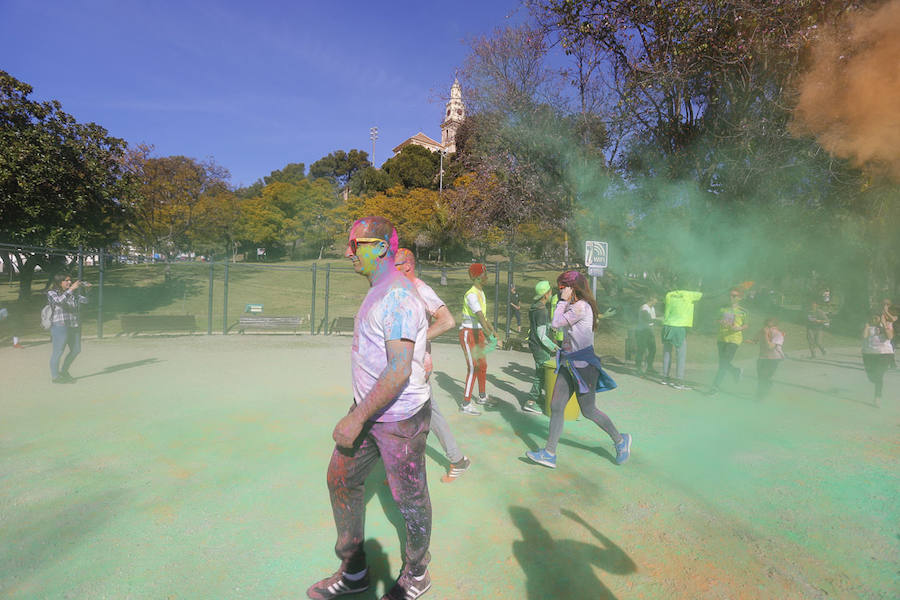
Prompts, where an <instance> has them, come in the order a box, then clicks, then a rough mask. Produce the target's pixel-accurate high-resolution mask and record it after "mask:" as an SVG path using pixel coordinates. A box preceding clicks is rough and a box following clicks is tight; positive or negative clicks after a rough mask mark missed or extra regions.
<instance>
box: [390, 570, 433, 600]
mask: <svg viewBox="0 0 900 600" xmlns="http://www.w3.org/2000/svg"><path fill="white" fill-rule="evenodd" d="M429 589H431V575H429V574H428V571H427V570H426V571H425V572H424V573H422V574H421V575H420V576H419V577H413V576H412V575H410V574H409V573H404V574H403V575H401V576H400V579H398V580H397V583H395V584H394V587H392V588H391V589H390V590H389V591H388V593H387V594H385V595H384V596H382V597H381V600H416V598H418V597H419V596H421V595H422V594H424V593H425V592H427V591H428V590H429Z"/></svg>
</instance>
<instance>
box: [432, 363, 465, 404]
mask: <svg viewBox="0 0 900 600" xmlns="http://www.w3.org/2000/svg"><path fill="white" fill-rule="evenodd" d="M431 376H432V377H433V378H434V381H435V382H436V383H437V384H438V387H439V388H441V389H442V390H444V391H445V392H447V393H448V394H450V397H451V398H453V401H454V402H455V403H456V406H460V402H461V401H462V397H463V392H464V391H465V390H463V386H461V385H460V384H459V383H458V382H457V381H456V380H455V379H453V378H452V377H450V376H449V375H447V373H445V372H444V371H434V372H432V374H431Z"/></svg>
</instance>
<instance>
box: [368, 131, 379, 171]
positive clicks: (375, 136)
mask: <svg viewBox="0 0 900 600" xmlns="http://www.w3.org/2000/svg"><path fill="white" fill-rule="evenodd" d="M369 139H370V140H372V166H373V167H374V166H375V140H377V139H378V128H377V127H372V128H371V129H369Z"/></svg>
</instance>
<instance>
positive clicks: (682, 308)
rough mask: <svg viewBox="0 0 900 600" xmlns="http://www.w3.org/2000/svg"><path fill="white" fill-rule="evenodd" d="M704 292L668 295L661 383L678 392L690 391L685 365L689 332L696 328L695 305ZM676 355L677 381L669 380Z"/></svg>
mask: <svg viewBox="0 0 900 600" xmlns="http://www.w3.org/2000/svg"><path fill="white" fill-rule="evenodd" d="M702 297H703V292H693V291H689V290H672V291H671V292H669V293H668V294H666V310H665V313H664V317H663V328H662V334H661V337H662V346H663V365H662V368H663V372H662V374H663V378H662V380H661V382H660V383H662V384H663V385H671V386H672V387H673V388H675V389H676V390H687V389H690V388H689V387H688V386H686V385H685V384H684V363H685V361H686V360H687V330H688V329H690V328H691V327H693V326H694V304H695V303H697V302H698V301H699V300H700V298H702ZM673 353H674V354H675V363H676V368H675V379H670V378H669V369H670V368H671V366H672V354H673Z"/></svg>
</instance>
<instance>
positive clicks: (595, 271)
mask: <svg viewBox="0 0 900 600" xmlns="http://www.w3.org/2000/svg"><path fill="white" fill-rule="evenodd" d="M588 275H590V276H591V277H603V267H588Z"/></svg>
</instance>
